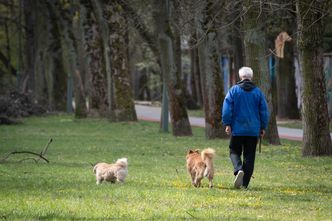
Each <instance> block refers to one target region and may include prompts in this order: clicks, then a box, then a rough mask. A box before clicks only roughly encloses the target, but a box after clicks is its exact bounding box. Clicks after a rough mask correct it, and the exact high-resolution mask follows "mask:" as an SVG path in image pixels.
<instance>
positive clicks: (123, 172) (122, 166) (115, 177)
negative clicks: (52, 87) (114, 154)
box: [93, 158, 128, 184]
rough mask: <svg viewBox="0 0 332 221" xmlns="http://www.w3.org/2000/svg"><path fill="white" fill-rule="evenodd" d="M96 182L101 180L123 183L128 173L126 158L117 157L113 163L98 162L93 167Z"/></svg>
mask: <svg viewBox="0 0 332 221" xmlns="http://www.w3.org/2000/svg"><path fill="white" fill-rule="evenodd" d="M93 173H94V174H96V180H97V184H100V183H101V182H103V181H108V182H112V183H115V182H116V181H118V182H120V183H123V182H124V181H125V178H126V176H127V174H128V161H127V158H121V159H118V160H117V161H116V162H115V163H114V164H108V163H98V164H96V165H95V166H94V168H93Z"/></svg>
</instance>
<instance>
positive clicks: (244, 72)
mask: <svg viewBox="0 0 332 221" xmlns="http://www.w3.org/2000/svg"><path fill="white" fill-rule="evenodd" d="M252 76H253V71H252V69H251V68H250V67H242V68H240V70H239V77H240V79H241V80H244V79H248V80H251V79H252Z"/></svg>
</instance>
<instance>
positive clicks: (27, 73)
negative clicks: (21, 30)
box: [20, 0, 37, 92]
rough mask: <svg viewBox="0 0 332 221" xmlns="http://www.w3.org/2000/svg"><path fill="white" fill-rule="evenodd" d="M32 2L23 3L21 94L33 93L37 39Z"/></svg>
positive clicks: (33, 4) (28, 0) (32, 0)
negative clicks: (23, 31) (23, 33)
mask: <svg viewBox="0 0 332 221" xmlns="http://www.w3.org/2000/svg"><path fill="white" fill-rule="evenodd" d="M35 7H36V6H35V1H34V0H26V1H23V13H24V24H25V27H26V30H25V42H24V53H23V54H24V55H25V56H24V64H25V65H24V71H23V72H24V80H23V81H22V85H21V86H20V88H21V92H27V91H29V90H30V91H33V92H34V91H35V70H34V63H35V59H36V49H35V48H36V47H35V44H34V39H35V38H36V37H37V36H36V33H35V25H36V11H35V10H36V9H35Z"/></svg>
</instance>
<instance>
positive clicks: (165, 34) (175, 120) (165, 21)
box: [154, 0, 192, 136]
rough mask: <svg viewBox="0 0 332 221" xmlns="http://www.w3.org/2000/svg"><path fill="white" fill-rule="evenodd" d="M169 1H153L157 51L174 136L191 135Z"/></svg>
mask: <svg viewBox="0 0 332 221" xmlns="http://www.w3.org/2000/svg"><path fill="white" fill-rule="evenodd" d="M169 6H170V1H168V0H166V1H159V0H155V1H154V10H156V15H157V16H155V19H156V21H155V24H156V27H157V30H158V31H157V34H158V43H159V53H160V60H161V66H162V72H163V78H164V79H165V82H166V84H167V91H168V97H169V102H170V113H171V121H172V132H173V135H174V136H191V135H192V131H191V126H190V123H189V118H188V114H187V110H186V109H185V98H184V93H183V86H182V82H181V79H180V72H179V70H178V69H177V65H176V61H175V46H174V35H173V33H172V30H171V27H170V23H169V19H170V7H169Z"/></svg>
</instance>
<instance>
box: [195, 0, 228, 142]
mask: <svg viewBox="0 0 332 221" xmlns="http://www.w3.org/2000/svg"><path fill="white" fill-rule="evenodd" d="M212 4H213V1H207V3H206V4H205V5H201V8H200V10H199V12H198V15H197V16H196V19H197V21H196V24H197V37H198V39H200V42H199V43H198V58H199V66H200V74H201V84H202V94H203V104H204V112H205V136H206V137H207V138H208V139H214V138H222V137H227V135H226V133H225V130H224V127H223V125H222V122H221V110H222V102H223V100H224V98H225V95H224V90H223V85H224V84H223V79H222V78H221V77H220V65H219V60H220V56H219V50H218V34H217V31H216V21H215V20H213V19H217V18H215V15H214V14H212V13H213V10H211V6H212ZM211 26H212V27H211Z"/></svg>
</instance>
